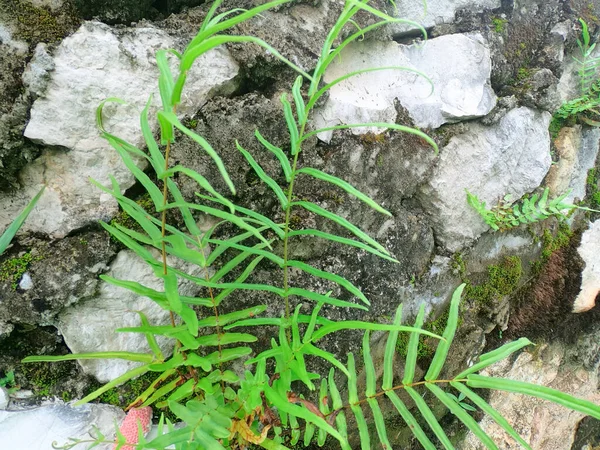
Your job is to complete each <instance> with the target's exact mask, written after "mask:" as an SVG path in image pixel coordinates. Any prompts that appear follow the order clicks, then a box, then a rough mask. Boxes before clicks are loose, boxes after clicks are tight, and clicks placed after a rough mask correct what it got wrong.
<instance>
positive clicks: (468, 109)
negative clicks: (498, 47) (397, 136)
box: [314, 34, 496, 142]
mask: <svg viewBox="0 0 600 450" xmlns="http://www.w3.org/2000/svg"><path fill="white" fill-rule="evenodd" d="M389 66H404V67H408V68H410V69H412V70H413V71H415V70H416V71H419V72H422V73H424V74H425V75H427V76H428V77H429V78H430V79H431V81H432V83H433V92H432V91H431V85H430V84H429V83H428V82H427V81H426V80H425V79H424V78H423V77H420V76H418V75H416V74H415V73H414V72H408V71H403V70H385V71H376V72H371V73H368V74H363V75H360V76H357V77H352V78H349V79H348V80H345V81H343V82H342V83H339V84H337V85H336V86H334V87H332V88H331V90H330V92H329V99H328V100H327V103H326V104H325V106H324V107H323V108H321V109H319V110H317V111H316V112H315V118H314V121H315V126H316V127H317V128H324V127H327V126H332V125H338V124H349V123H364V122H392V123H393V122H394V121H395V120H396V117H397V111H396V108H395V106H394V101H395V100H396V99H398V100H399V101H400V103H401V104H402V106H403V107H404V108H406V110H407V111H408V114H409V115H410V117H411V119H412V120H413V121H414V123H415V125H416V126H418V127H422V128H437V127H439V126H440V125H442V124H444V123H451V122H458V121H461V120H467V119H472V118H476V117H481V116H484V115H486V114H487V113H489V112H490V111H491V110H492V108H493V107H494V105H495V104H496V96H495V94H494V92H493V90H492V89H491V87H490V72H491V60H490V53H489V50H488V48H487V47H486V44H485V42H484V40H483V37H482V36H481V35H480V34H473V35H462V34H455V35H448V36H442V37H439V38H435V39H431V40H429V41H427V42H426V43H424V44H418V45H417V44H415V45H410V46H405V45H400V44H397V43H395V42H381V41H365V42H358V43H356V44H353V45H351V46H348V47H347V48H346V49H345V50H344V52H343V53H342V57H341V59H340V60H339V61H336V62H335V63H333V64H332V65H331V66H330V68H329V69H328V70H327V72H326V74H325V81H326V82H331V81H333V80H335V79H337V78H339V77H341V76H342V75H344V74H347V73H350V72H353V71H357V70H362V69H366V68H370V67H389ZM366 131H369V130H368V129H365V128H355V129H353V132H354V133H355V134H360V133H365V132H366ZM331 135H332V132H324V133H321V134H320V135H319V138H320V139H322V140H324V141H327V142H328V141H329V140H330V139H331Z"/></svg>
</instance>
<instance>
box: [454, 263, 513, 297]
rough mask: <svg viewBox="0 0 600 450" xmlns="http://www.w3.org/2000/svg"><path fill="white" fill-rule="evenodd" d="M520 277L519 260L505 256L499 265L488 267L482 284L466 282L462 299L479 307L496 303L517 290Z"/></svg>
mask: <svg viewBox="0 0 600 450" xmlns="http://www.w3.org/2000/svg"><path fill="white" fill-rule="evenodd" d="M522 275H523V267H522V265H521V258H519V257H518V256H507V257H505V258H504V259H503V260H502V261H501V262H500V263H499V264H497V265H496V264H492V265H490V266H488V268H487V277H486V278H485V280H484V281H483V282H481V283H479V284H474V283H472V282H470V281H468V280H467V281H466V282H467V286H466V287H465V291H464V295H463V298H464V299H465V300H466V301H469V302H472V303H474V304H476V305H479V306H484V305H488V304H490V303H491V302H496V301H498V300H500V299H501V298H502V297H505V296H508V295H510V294H512V293H513V292H514V291H515V290H516V289H517V287H518V286H519V281H520V280H521V277H522Z"/></svg>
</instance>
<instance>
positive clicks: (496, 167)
mask: <svg viewBox="0 0 600 450" xmlns="http://www.w3.org/2000/svg"><path fill="white" fill-rule="evenodd" d="M549 122H550V114H549V113H547V112H542V113H540V112H536V111H534V110H532V109H529V108H525V107H521V108H517V109H514V110H511V111H510V112H508V113H507V114H506V115H505V116H504V117H503V118H502V119H500V121H499V122H498V123H496V124H494V125H492V126H489V127H485V126H483V125H480V124H477V123H469V124H465V125H466V126H468V131H466V132H465V133H463V134H459V135H456V136H454V137H452V138H451V139H450V141H449V143H448V144H447V145H446V146H445V147H444V148H443V149H442V150H441V151H440V156H439V161H438V165H437V167H436V168H435V169H434V170H433V173H432V176H431V178H430V180H429V182H427V183H426V184H425V185H424V186H422V188H421V191H420V194H419V199H420V200H421V202H422V204H423V206H424V208H425V209H426V211H427V212H428V213H429V216H430V218H431V221H432V223H433V226H434V230H435V232H436V239H437V241H438V242H439V243H441V244H442V245H443V246H444V247H446V248H447V249H448V250H450V251H457V250H460V249H461V248H463V247H464V246H465V245H467V244H469V243H471V242H473V240H475V239H476V238H478V237H479V236H480V235H481V234H482V233H483V232H485V231H486V230H487V229H488V226H487V225H486V224H485V222H484V221H483V219H482V218H481V217H480V216H479V214H478V213H477V212H476V211H475V210H473V209H472V208H471V207H470V206H469V205H468V204H467V201H466V193H465V189H467V190H469V192H471V193H472V194H475V195H477V196H478V197H479V199H480V200H482V201H485V202H486V204H487V205H488V207H491V206H493V205H495V204H496V203H497V202H498V201H499V200H501V199H502V198H503V197H504V196H505V195H507V194H510V195H511V196H512V199H513V200H518V199H519V198H521V197H522V196H523V195H524V194H526V193H528V192H531V191H533V190H534V189H535V188H536V187H538V186H539V185H540V183H541V182H542V180H543V179H544V176H545V175H546V173H547V172H548V169H549V168H550V165H551V158H550V136H549V135H548V124H549Z"/></svg>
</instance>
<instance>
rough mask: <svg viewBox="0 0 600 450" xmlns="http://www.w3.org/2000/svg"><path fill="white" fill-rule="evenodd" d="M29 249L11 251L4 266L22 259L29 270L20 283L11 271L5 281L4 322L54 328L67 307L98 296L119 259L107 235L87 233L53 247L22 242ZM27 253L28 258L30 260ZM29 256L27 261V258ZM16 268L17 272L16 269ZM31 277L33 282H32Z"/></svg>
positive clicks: (0, 290)
mask: <svg viewBox="0 0 600 450" xmlns="http://www.w3.org/2000/svg"><path fill="white" fill-rule="evenodd" d="M20 244H21V246H22V247H24V248H25V249H29V248H31V250H30V251H28V252H27V253H26V252H24V251H23V252H19V253H16V254H15V253H8V254H6V255H3V257H4V258H5V259H4V260H3V261H2V262H0V264H4V263H5V262H6V263H8V266H6V267H11V260H13V261H14V260H15V258H18V259H20V260H19V261H18V262H19V264H20V265H25V269H26V270H27V272H25V274H23V276H22V277H21V278H20V279H19V278H18V276H19V275H20V274H19V273H18V272H17V273H14V274H13V273H10V270H11V269H7V271H8V272H9V273H8V274H7V275H8V276H6V277H5V278H4V279H3V280H2V281H0V324H1V323H12V324H18V323H28V324H31V325H49V324H52V323H54V320H55V317H56V315H57V314H58V313H59V312H60V311H61V310H62V309H63V308H65V307H67V306H69V305H71V304H73V303H76V302H77V301H79V300H80V299H81V298H88V297H91V296H93V295H94V294H95V293H96V292H97V290H98V286H99V284H100V283H101V281H100V280H99V279H98V275H99V274H100V273H103V272H105V271H106V270H107V268H108V267H107V263H108V261H110V259H111V258H113V257H114V255H115V246H114V244H113V243H112V242H111V241H110V239H109V237H108V236H107V235H106V233H103V232H98V231H95V232H87V233H82V234H80V235H78V236H70V237H67V238H65V239H62V240H60V241H56V242H52V243H50V244H48V243H46V242H41V241H38V240H30V241H27V240H23V241H21V242H20ZM25 255H28V256H26V257H25ZM26 258H27V259H26ZM13 270H14V269H13ZM28 279H29V281H28Z"/></svg>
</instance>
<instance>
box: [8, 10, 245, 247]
mask: <svg viewBox="0 0 600 450" xmlns="http://www.w3.org/2000/svg"><path fill="white" fill-rule="evenodd" d="M173 44H174V41H173V39H172V38H171V37H170V36H169V35H168V34H167V33H165V32H164V31H161V30H159V29H156V28H150V27H144V28H133V29H124V30H119V31H115V30H113V29H111V28H110V27H108V26H107V25H104V24H101V23H99V22H87V23H85V24H84V25H83V26H82V27H81V28H80V29H79V30H78V31H77V33H75V34H74V35H72V36H70V37H68V38H66V39H65V40H64V41H63V42H62V43H61V45H60V46H59V47H58V49H57V50H56V53H55V55H54V66H55V69H54V71H53V72H52V78H51V80H50V83H49V85H48V88H47V91H46V93H45V95H44V96H43V97H40V98H39V99H38V100H37V101H36V102H35V103H34V105H33V108H32V110H31V120H30V121H29V123H28V125H27V128H26V130H25V136H26V137H28V138H29V139H31V140H33V141H35V142H38V143H40V144H43V145H46V146H50V147H51V148H48V149H47V150H45V151H44V153H43V154H42V156H41V157H40V158H38V159H37V160H36V161H35V162H34V163H32V164H30V165H29V166H27V168H26V169H25V170H24V171H23V172H22V173H21V182H22V184H23V185H25V189H23V190H22V191H20V192H19V193H18V195H15V194H11V195H5V196H2V197H0V206H1V208H0V211H1V212H0V228H2V227H3V226H4V225H5V224H7V223H8V222H9V220H10V218H11V217H14V216H15V215H16V212H17V211H18V210H19V209H20V208H22V207H23V205H24V204H25V203H26V202H27V199H28V198H31V197H32V196H33V195H32V194H33V193H34V192H37V190H39V186H40V185H41V184H46V185H47V189H46V192H45V194H44V196H43V198H42V199H41V200H40V202H39V203H38V207H37V209H36V211H35V212H34V213H32V214H31V216H30V218H29V220H28V221H27V224H26V225H25V229H29V230H32V231H37V232H43V233H46V234H49V235H50V236H52V237H64V236H65V235H66V234H67V233H69V232H70V231H71V230H74V229H77V228H80V227H82V226H84V225H86V224H89V223H91V222H95V221H97V220H98V219H102V218H104V219H107V218H110V217H111V216H113V215H114V214H115V213H116V211H117V206H116V202H115V201H114V200H113V199H112V198H110V197H109V196H107V195H105V194H102V193H100V192H99V191H98V189H97V188H96V187H94V186H93V185H91V184H90V182H89V180H88V179H89V178H90V177H91V178H93V179H95V180H97V181H98V182H100V183H103V184H108V183H109V178H108V176H109V175H110V174H112V175H114V176H115V178H116V179H117V181H118V182H119V183H120V184H121V187H122V188H123V189H125V188H127V187H129V186H131V185H132V184H133V181H134V179H133V176H132V175H131V173H130V172H129V171H128V170H127V169H126V168H125V166H124V165H123V164H122V163H121V161H120V158H119V156H118V154H117V153H116V152H115V151H114V150H113V149H111V147H110V146H109V145H108V144H107V143H106V142H105V141H104V140H103V139H101V138H100V136H99V135H98V130H97V128H96V121H95V111H96V108H97V106H98V105H99V104H100V102H102V101H103V100H105V99H106V98H108V97H119V98H122V99H123V100H125V101H126V102H127V103H128V105H129V106H119V107H117V106H115V105H114V104H108V105H107V106H106V107H105V108H104V118H105V120H104V125H105V127H106V129H107V130H109V131H110V132H112V133H114V134H116V135H118V136H120V137H121V138H124V139H127V140H128V141H129V142H131V143H132V144H134V145H138V146H141V145H142V138H141V131H139V113H140V111H141V110H142V109H143V107H144V105H145V104H146V102H147V101H148V97H149V95H150V94H151V93H154V102H155V103H154V104H155V105H157V104H158V103H159V102H160V99H159V97H158V95H157V73H158V71H157V68H156V63H155V61H154V53H155V52H156V50H158V49H160V48H168V47H171V46H173ZM237 71H238V66H237V64H236V63H235V61H233V59H232V58H231V57H230V56H229V54H228V53H227V51H226V50H224V49H216V50H214V51H212V52H210V53H209V54H207V55H205V56H204V57H203V58H202V60H199V61H198V62H197V63H196V64H194V66H193V69H192V70H190V72H189V75H188V82H187V85H186V90H185V91H184V98H183V99H182V107H181V108H180V110H179V112H180V113H181V114H185V113H186V112H189V111H190V108H192V109H193V110H195V109H196V108H198V106H199V105H201V104H202V103H203V102H204V101H205V100H206V99H207V98H208V97H210V96H211V95H214V94H217V93H229V92H231V90H232V89H234V87H235V83H234V82H232V80H233V79H234V78H235V76H236V75H237ZM65 105H67V106H65Z"/></svg>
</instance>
